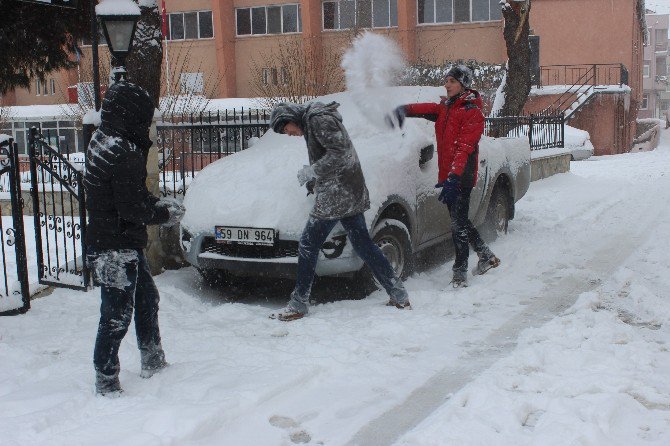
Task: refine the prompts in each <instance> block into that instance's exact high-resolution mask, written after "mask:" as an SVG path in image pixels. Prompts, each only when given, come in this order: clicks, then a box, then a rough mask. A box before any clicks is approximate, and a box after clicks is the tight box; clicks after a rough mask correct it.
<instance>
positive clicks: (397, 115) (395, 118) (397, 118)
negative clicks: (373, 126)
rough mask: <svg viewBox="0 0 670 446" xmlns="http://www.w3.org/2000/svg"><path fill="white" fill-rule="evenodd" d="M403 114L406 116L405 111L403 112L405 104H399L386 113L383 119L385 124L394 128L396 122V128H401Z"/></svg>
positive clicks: (403, 119) (403, 118)
mask: <svg viewBox="0 0 670 446" xmlns="http://www.w3.org/2000/svg"><path fill="white" fill-rule="evenodd" d="M405 116H407V113H406V112H405V106H404V105H401V106H398V107H396V108H395V109H394V110H393V111H392V112H391V113H389V114H388V115H386V116H384V121H385V122H386V125H388V126H389V127H390V128H392V129H393V128H395V123H396V122H397V123H398V128H402V125H403V124H404V123H405Z"/></svg>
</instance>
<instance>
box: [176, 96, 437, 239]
mask: <svg viewBox="0 0 670 446" xmlns="http://www.w3.org/2000/svg"><path fill="white" fill-rule="evenodd" d="M443 94H445V90H444V88H441V87H393V88H385V89H378V90H374V91H371V90H368V91H367V92H366V96H365V97H362V96H361V95H356V96H354V95H353V94H352V93H349V92H344V93H336V94H332V95H328V96H324V97H320V98H317V99H316V100H318V101H321V102H324V103H328V102H330V101H337V102H339V103H340V104H341V106H340V108H339V112H340V113H341V114H342V116H343V119H344V125H345V126H346V128H347V131H348V132H349V136H350V137H351V139H352V141H353V143H354V146H355V148H356V151H357V153H358V156H359V159H360V162H361V166H362V168H363V173H364V175H365V180H366V184H367V187H368V189H369V191H370V202H371V209H373V210H375V211H376V209H377V208H378V207H379V206H380V205H381V204H382V202H383V201H385V200H386V198H387V197H388V196H389V194H395V195H400V196H401V197H403V198H405V199H406V200H407V201H408V202H409V203H410V204H414V202H415V200H416V193H417V189H416V188H417V185H416V184H415V183H416V182H415V181H414V180H415V176H416V175H417V174H418V170H419V165H418V156H419V155H418V154H419V150H420V148H421V147H424V146H426V145H428V144H431V143H433V142H434V131H433V123H432V122H429V121H426V120H422V119H408V120H406V121H405V127H404V128H403V130H402V131H401V130H398V129H395V130H390V129H388V128H387V127H386V126H385V125H384V120H383V118H384V115H385V114H386V113H388V112H390V111H391V110H392V109H393V108H394V107H395V106H397V105H400V104H405V103H411V102H429V101H431V102H432V101H434V102H437V101H439V100H440V95H443ZM305 164H309V161H308V157H307V147H306V145H305V140H304V138H302V137H291V136H286V135H280V134H276V133H274V132H273V131H272V130H269V131H268V132H266V134H265V135H264V136H263V137H261V138H260V140H259V141H257V142H256V144H254V146H253V147H251V148H249V149H247V150H244V151H242V152H238V153H236V154H234V155H232V156H228V157H225V158H222V159H220V160H218V161H216V162H214V163H212V164H210V165H209V166H207V167H206V168H205V169H203V170H202V171H201V172H200V173H199V174H198V175H197V176H196V177H195V179H194V180H193V182H192V183H191V184H190V185H189V187H188V190H187V192H186V196H185V198H184V206H185V207H186V214H185V216H184V219H183V220H182V226H183V227H184V228H186V229H187V230H188V231H189V232H191V233H192V234H194V235H195V234H198V233H202V232H208V233H211V232H213V231H214V226H216V225H223V226H247V227H257V228H274V229H277V230H278V231H279V233H280V236H281V237H282V238H297V237H298V236H299V234H300V233H301V232H302V229H303V227H304V225H305V222H306V221H307V218H308V215H309V212H310V210H311V209H312V206H313V204H314V196H313V195H310V196H309V197H307V196H306V189H305V188H304V187H301V186H299V185H298V181H297V178H296V172H297V171H298V169H300V168H301V167H302V166H303V165H305ZM428 164H432V166H436V164H437V162H436V161H435V159H434V160H432V161H430V162H429V163H428ZM435 172H437V169H436V167H435ZM435 179H436V180H437V173H436V175H435ZM431 187H432V185H431ZM371 214H372V212H366V219H367V220H368V224H369V223H370V221H371V219H373V218H374V215H371Z"/></svg>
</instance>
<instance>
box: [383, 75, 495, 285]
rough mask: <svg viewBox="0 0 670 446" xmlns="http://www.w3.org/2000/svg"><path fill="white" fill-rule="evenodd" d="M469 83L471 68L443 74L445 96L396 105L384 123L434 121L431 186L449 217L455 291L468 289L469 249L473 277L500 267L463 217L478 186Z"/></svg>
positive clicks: (476, 131)
mask: <svg viewBox="0 0 670 446" xmlns="http://www.w3.org/2000/svg"><path fill="white" fill-rule="evenodd" d="M472 79H473V73H472V70H470V68H468V67H466V66H465V65H456V66H454V67H452V68H451V69H450V70H449V71H448V72H447V75H446V81H445V85H444V88H446V90H447V96H446V97H444V96H442V100H441V101H440V102H439V103H432V102H429V103H421V104H408V105H401V106H400V107H397V108H396V109H395V110H394V113H393V115H394V116H393V118H395V121H394V119H393V118H391V117H388V118H387V122H388V123H389V124H390V125H391V126H393V125H394V123H395V122H397V123H398V125H399V126H402V124H403V121H404V119H405V117H416V118H424V119H428V120H430V121H433V122H435V138H436V140H437V161H438V165H439V173H438V176H439V178H438V183H437V184H436V185H435V187H440V188H442V191H441V192H440V195H439V197H438V199H439V200H440V201H441V202H442V203H444V204H446V205H447V208H448V209H449V215H450V216H451V234H452V239H453V241H454V247H455V249H456V260H455V262H454V266H453V271H454V277H453V280H452V284H453V286H454V287H455V288H457V287H461V286H467V284H468V282H467V270H468V256H469V254H470V253H469V247H468V244H471V245H472V247H473V249H474V250H475V251H476V252H477V255H478V256H479V262H478V263H477V267H476V268H475V269H474V270H473V271H472V273H473V274H484V273H485V272H486V271H488V270H489V269H491V268H495V267H497V266H498V265H499V264H500V259H498V258H497V257H496V256H495V255H494V254H493V252H491V250H490V249H489V247H488V246H487V245H486V243H485V242H484V240H482V238H481V236H480V235H479V232H478V231H477V229H475V227H474V226H473V224H472V222H471V221H470V220H469V218H468V211H469V209H470V193H471V192H472V188H473V187H474V186H475V184H476V183H477V166H478V164H479V161H478V156H479V140H480V139H481V136H482V133H483V132H484V115H483V114H482V99H481V96H480V95H479V93H478V92H477V91H475V90H473V89H471V88H470V86H471V85H472Z"/></svg>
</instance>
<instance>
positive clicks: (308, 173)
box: [298, 165, 316, 186]
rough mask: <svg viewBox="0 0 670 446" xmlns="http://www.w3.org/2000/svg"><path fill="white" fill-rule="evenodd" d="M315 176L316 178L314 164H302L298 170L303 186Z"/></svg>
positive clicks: (299, 181) (299, 180) (300, 182)
mask: <svg viewBox="0 0 670 446" xmlns="http://www.w3.org/2000/svg"><path fill="white" fill-rule="evenodd" d="M314 178H316V174H315V173H314V168H313V167H312V166H306V165H305V166H302V169H300V170H299V171H298V183H299V184H300V185H301V186H302V185H303V184H305V183H306V182H308V181H309V180H311V179H314Z"/></svg>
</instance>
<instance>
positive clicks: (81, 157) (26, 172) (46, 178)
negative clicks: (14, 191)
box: [0, 152, 86, 196]
mask: <svg viewBox="0 0 670 446" xmlns="http://www.w3.org/2000/svg"><path fill="white" fill-rule="evenodd" d="M63 157H64V158H65V159H67V160H68V161H69V162H70V164H72V166H73V167H74V168H75V169H77V170H79V171H83V170H84V166H85V163H86V155H85V154H84V153H79V152H77V153H70V154H63ZM50 164H51V165H53V166H56V169H57V170H58V171H61V172H65V171H66V169H65V168H64V166H63V168H58V166H59V164H60V160H58V159H54V160H52V161H51V163H50ZM19 170H20V175H19V181H20V183H21V190H25V191H29V190H30V161H29V159H28V157H27V156H20V157H19ZM56 181H57V180H55V179H54V178H52V177H51V174H49V173H48V172H46V171H44V170H43V169H37V184H38V188H39V189H40V191H42V190H45V191H48V190H49V187H50V184H55V182H56ZM72 187H73V188H75V189H76V187H77V185H76V184H73V185H72ZM2 193H9V177H8V175H3V176H2V177H0V196H2Z"/></svg>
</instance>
